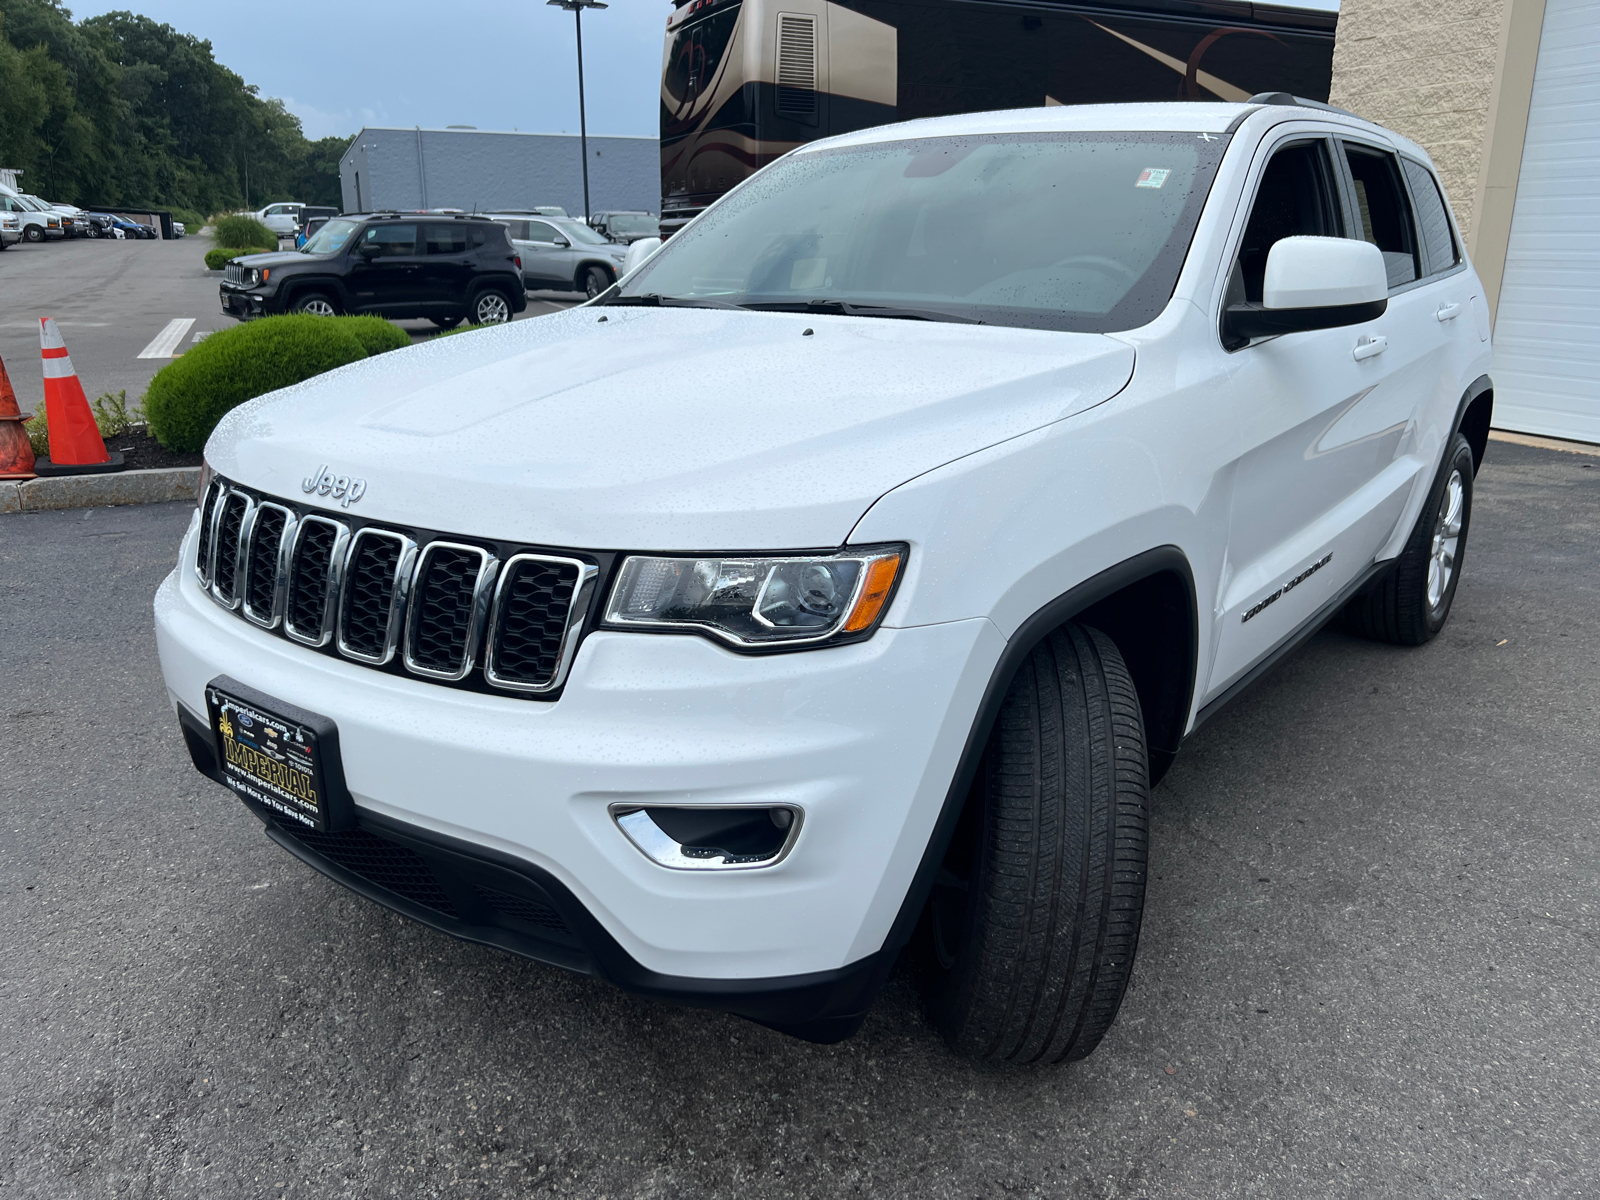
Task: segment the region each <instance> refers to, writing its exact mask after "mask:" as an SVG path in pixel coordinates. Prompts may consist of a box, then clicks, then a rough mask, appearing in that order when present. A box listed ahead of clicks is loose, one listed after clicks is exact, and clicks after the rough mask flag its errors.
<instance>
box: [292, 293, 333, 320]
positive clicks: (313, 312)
mask: <svg viewBox="0 0 1600 1200" xmlns="http://www.w3.org/2000/svg"><path fill="white" fill-rule="evenodd" d="M289 311H290V312H295V313H306V314H307V315H309V316H313V317H333V316H337V315H338V313H339V306H338V304H337V303H335V302H334V299H333V297H332V296H329V295H328V294H327V293H325V292H306V293H305V294H304V295H300V296H296V297H295V298H294V299H293V300H292V301H290V302H289Z"/></svg>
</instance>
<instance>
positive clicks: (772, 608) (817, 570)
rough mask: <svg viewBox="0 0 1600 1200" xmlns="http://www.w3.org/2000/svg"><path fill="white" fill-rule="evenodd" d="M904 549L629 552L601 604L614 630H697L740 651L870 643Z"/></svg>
mask: <svg viewBox="0 0 1600 1200" xmlns="http://www.w3.org/2000/svg"><path fill="white" fill-rule="evenodd" d="M905 560H906V548H905V547H904V546H868V547H863V548H853V549H851V550H847V551H842V552H840V553H838V554H785V555H763V556H760V557H757V556H752V555H727V556H724V557H715V558H713V557H710V556H707V557H703V558H653V557H643V556H637V555H633V556H629V557H628V558H627V559H626V560H625V561H624V562H623V564H622V570H621V571H620V572H619V573H618V575H617V582H616V586H614V587H613V588H612V589H611V598H610V600H609V601H608V602H607V604H606V615H605V624H606V625H607V626H609V627H611V628H613V629H640V630H655V631H660V632H671V631H681V632H691V633H705V634H710V635H711V636H713V637H716V638H719V639H721V640H722V641H724V642H728V643H730V644H731V645H733V646H736V647H738V648H740V649H744V650H784V649H797V648H801V647H812V646H819V645H837V644H838V643H840V642H853V641H859V640H860V639H862V638H867V637H871V636H872V633H873V630H875V629H876V628H877V627H878V623H879V621H880V620H881V619H882V618H883V614H884V613H885V612H887V611H888V608H889V601H890V599H891V598H892V596H893V595H894V587H895V583H896V582H897V581H898V580H899V578H900V568H901V567H902V566H903V565H904V563H905Z"/></svg>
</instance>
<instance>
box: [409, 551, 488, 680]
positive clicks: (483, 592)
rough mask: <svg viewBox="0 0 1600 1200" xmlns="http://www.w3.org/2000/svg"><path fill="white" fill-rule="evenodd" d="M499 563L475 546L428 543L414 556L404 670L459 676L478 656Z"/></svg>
mask: <svg viewBox="0 0 1600 1200" xmlns="http://www.w3.org/2000/svg"><path fill="white" fill-rule="evenodd" d="M499 568H500V563H499V561H498V560H497V559H496V558H495V557H494V556H493V555H491V554H490V553H489V552H488V551H487V550H484V549H483V548H482V547H480V546H467V545H462V544H461V543H458V542H430V543H428V546H427V548H426V549H425V550H423V551H422V554H421V556H420V557H419V558H418V560H417V574H416V579H415V581H414V582H413V584H412V588H411V612H410V616H409V619H408V620H407V622H406V656H405V662H406V669H407V670H409V671H411V672H413V673H414V674H417V675H425V676H427V677H428V678H430V679H447V680H455V679H464V678H466V675H467V672H468V671H470V670H472V668H473V665H474V661H475V660H476V658H477V656H478V643H479V641H480V640H481V639H482V637H483V627H484V623H485V621H486V620H487V618H488V615H489V602H490V599H491V598H492V597H493V595H494V592H493V587H494V580H495V576H496V575H497V574H498V572H499Z"/></svg>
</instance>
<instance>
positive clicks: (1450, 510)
mask: <svg viewBox="0 0 1600 1200" xmlns="http://www.w3.org/2000/svg"><path fill="white" fill-rule="evenodd" d="M1473 472H1474V463H1473V458H1472V447H1471V446H1470V445H1469V444H1468V443H1467V439H1466V438H1464V437H1462V436H1461V435H1460V434H1459V433H1458V434H1456V435H1455V437H1454V438H1452V439H1451V442H1450V449H1449V452H1448V453H1447V454H1446V455H1445V460H1444V468H1443V470H1442V471H1441V472H1440V478H1439V480H1438V481H1437V482H1436V483H1435V484H1434V490H1433V493H1432V494H1431V495H1430V496H1429V497H1428V503H1426V504H1424V505H1423V506H1422V512H1421V513H1420V514H1419V515H1418V517H1417V523H1416V525H1414V526H1413V527H1412V529H1411V536H1410V537H1409V538H1408V539H1407V540H1406V547H1405V549H1404V550H1402V551H1401V552H1400V558H1399V560H1398V561H1397V562H1396V563H1395V565H1394V568H1393V569H1392V570H1391V571H1390V572H1389V573H1388V574H1387V575H1386V576H1384V578H1383V579H1382V580H1381V581H1380V582H1379V583H1377V584H1375V585H1373V586H1372V587H1371V588H1369V589H1368V590H1367V591H1365V592H1363V593H1362V594H1361V595H1359V596H1357V597H1355V599H1353V600H1351V601H1350V603H1349V604H1347V605H1346V606H1345V610H1344V619H1345V623H1346V624H1347V625H1348V626H1349V627H1350V628H1351V629H1352V630H1354V631H1355V632H1356V633H1359V634H1362V635H1363V636H1365V637H1370V638H1375V639H1376V640H1378V641H1381V642H1395V643H1397V644H1399V645H1402V646H1420V645H1422V644H1423V643H1424V642H1428V641H1431V640H1432V639H1433V637H1434V635H1435V634H1437V633H1438V632H1439V631H1440V630H1441V629H1443V628H1444V623H1445V622H1446V621H1447V620H1449V618H1450V606H1451V604H1452V603H1454V601H1455V598H1456V585H1457V584H1458V583H1460V581H1461V564H1462V562H1463V560H1464V559H1465V558H1466V553H1467V529H1468V527H1469V526H1470V525H1471V524H1472V480H1473Z"/></svg>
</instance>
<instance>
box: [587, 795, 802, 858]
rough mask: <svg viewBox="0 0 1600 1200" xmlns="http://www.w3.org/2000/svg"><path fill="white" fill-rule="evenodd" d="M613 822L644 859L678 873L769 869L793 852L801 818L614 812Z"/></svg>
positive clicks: (697, 811)
mask: <svg viewBox="0 0 1600 1200" xmlns="http://www.w3.org/2000/svg"><path fill="white" fill-rule="evenodd" d="M611 816H612V818H613V819H614V820H615V821H616V823H617V826H618V828H620V829H621V830H622V832H623V833H624V834H626V835H627V838H628V840H629V841H630V842H632V843H633V844H634V845H635V846H636V847H638V849H639V850H640V851H642V852H643V853H644V855H645V857H647V858H649V859H650V861H651V862H654V863H658V864H660V865H661V866H663V867H671V868H673V869H674V870H678V871H739V870H750V869H752V868H755V867H770V866H772V865H773V864H774V863H777V862H779V861H781V860H782V859H783V857H784V856H785V855H786V854H788V853H789V851H790V849H792V848H793V846H794V843H795V839H796V838H797V837H798V836H799V833H800V817H801V812H800V810H799V809H798V808H795V807H793V806H792V805H787V804H782V805H771V806H765V807H759V808H672V807H666V806H651V807H649V808H630V807H627V806H617V807H614V808H612V810H611Z"/></svg>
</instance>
